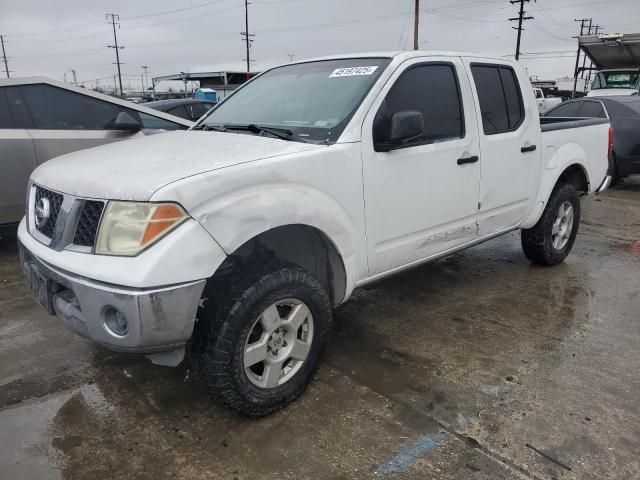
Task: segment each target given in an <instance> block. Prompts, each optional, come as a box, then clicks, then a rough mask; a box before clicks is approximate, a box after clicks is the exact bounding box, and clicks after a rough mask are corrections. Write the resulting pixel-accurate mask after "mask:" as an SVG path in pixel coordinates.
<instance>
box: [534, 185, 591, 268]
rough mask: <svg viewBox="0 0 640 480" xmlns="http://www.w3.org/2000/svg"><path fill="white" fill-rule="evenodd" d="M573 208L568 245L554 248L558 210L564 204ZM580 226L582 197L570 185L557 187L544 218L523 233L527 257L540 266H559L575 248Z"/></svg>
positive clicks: (543, 215)
mask: <svg viewBox="0 0 640 480" xmlns="http://www.w3.org/2000/svg"><path fill="white" fill-rule="evenodd" d="M567 201H568V202H570V203H571V206H572V207H573V227H572V230H571V233H570V235H569V239H568V241H567V243H566V244H565V245H564V246H563V247H562V248H561V249H556V248H555V247H554V246H553V240H552V229H553V222H554V221H555V219H556V214H557V212H558V209H559V208H560V206H561V205H562V204H563V203H564V202H567ZM579 224H580V197H579V196H578V191H577V190H576V189H575V187H574V186H573V185H571V184H569V183H560V184H558V185H556V187H555V188H554V189H553V192H551V196H550V198H549V201H548V202H547V205H546V207H545V209H544V212H543V213H542V217H540V220H538V223H536V224H535V225H534V226H533V227H532V228H528V229H523V230H522V231H521V240H522V249H523V250H524V254H525V256H526V257H527V258H528V259H529V260H530V261H531V262H533V263H535V264H538V265H545V266H550V265H557V264H559V263H561V262H562V261H563V260H564V259H565V258H567V255H569V252H571V248H572V247H573V243H574V242H575V240H576V235H577V234H578V227H579Z"/></svg>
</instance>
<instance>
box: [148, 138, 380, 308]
mask: <svg viewBox="0 0 640 480" xmlns="http://www.w3.org/2000/svg"><path fill="white" fill-rule="evenodd" d="M345 150H346V149H342V150H341V152H340V153H341V155H339V156H338V155H327V154H326V152H325V155H323V156H320V155H318V156H317V158H309V157H307V158H299V159H297V161H295V162H287V165H281V166H280V167H279V168H278V169H276V168H273V167H272V166H270V165H268V164H249V165H242V166H238V167H236V168H231V169H225V170H224V171H216V172H211V173H210V174H206V175H202V176H198V177H192V178H190V179H184V180H183V181H181V182H179V183H178V184H172V185H169V186H167V187H165V188H163V189H161V190H159V191H158V192H156V194H154V196H153V197H152V200H162V199H167V198H170V199H172V200H174V201H178V202H180V203H181V204H182V205H183V206H185V208H187V210H188V212H189V214H190V215H191V216H192V217H193V218H194V219H195V220H196V221H197V222H198V223H200V224H201V225H202V226H203V227H204V228H205V229H206V230H207V231H208V232H209V233H210V234H211V236H212V237H213V238H215V240H216V242H218V244H219V245H220V246H221V247H222V249H223V250H224V251H225V252H226V253H227V254H232V253H233V252H235V251H236V250H237V249H238V248H239V247H241V246H242V245H243V244H245V243H246V242H248V241H249V240H251V239H252V238H255V237H256V236H258V235H260V234H262V233H264V232H267V231H269V230H271V229H274V228H276V227H281V226H285V225H294V224H295V225H306V226H310V227H314V228H316V229H317V230H319V231H321V232H322V233H323V234H324V235H325V236H326V237H327V238H328V239H329V240H330V241H331V242H333V244H334V245H335V247H336V249H337V250H338V253H339V254H340V256H341V257H342V261H343V262H344V267H345V272H346V275H347V282H346V283H347V296H348V295H349V294H350V292H351V290H352V288H353V286H354V285H355V283H356V281H357V280H358V279H359V278H362V277H364V276H366V274H367V265H366V254H365V253H364V252H365V251H366V250H365V247H364V245H363V244H364V219H363V205H362V202H363V200H362V182H361V167H360V163H359V151H355V149H354V152H353V154H352V155H351V154H350V152H348V151H345ZM334 162H335V164H334ZM309 179H311V180H312V181H313V185H312V184H311V183H310V181H309Z"/></svg>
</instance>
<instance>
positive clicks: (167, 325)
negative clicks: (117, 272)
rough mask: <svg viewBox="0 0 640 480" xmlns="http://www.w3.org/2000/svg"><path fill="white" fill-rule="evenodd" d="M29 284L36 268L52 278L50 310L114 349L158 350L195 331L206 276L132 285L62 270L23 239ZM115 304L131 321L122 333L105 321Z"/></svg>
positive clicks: (180, 342)
mask: <svg viewBox="0 0 640 480" xmlns="http://www.w3.org/2000/svg"><path fill="white" fill-rule="evenodd" d="M18 246H19V250H20V262H21V265H22V269H23V272H24V274H25V278H26V279H27V284H28V285H29V286H31V285H32V277H33V274H34V273H33V272H34V271H35V272H37V274H38V275H39V276H41V277H42V278H45V279H46V280H50V282H49V285H50V288H49V291H50V292H51V296H50V301H49V302H48V307H49V310H50V311H49V313H53V314H55V315H56V316H57V317H59V318H60V319H62V321H63V322H64V323H65V324H66V325H67V327H69V328H70V329H71V330H73V331H74V332H76V333H78V334H79V335H81V336H83V337H86V338H88V339H91V340H93V341H95V342H96V343H99V344H101V345H104V346H105V347H108V348H110V349H112V350H116V351H122V352H135V353H157V352H163V351H168V350H174V349H176V348H179V347H181V346H183V345H184V344H185V343H186V342H187V340H189V338H190V337H191V334H192V332H193V325H194V322H195V316H196V311H197V309H198V305H199V300H200V296H201V295H202V291H203V289H204V285H205V280H198V281H194V282H189V283H182V284H179V285H171V286H167V287H156V288H131V287H123V286H118V285H112V284H107V283H103V282H98V281H95V280H91V279H88V278H85V277H81V276H77V275H74V274H72V273H69V272H65V271H62V270H60V269H58V268H55V267H53V266H52V265H50V264H48V263H46V262H45V261H43V260H41V259H40V258H38V257H37V256H36V255H34V254H33V253H32V252H30V251H29V250H28V249H27V248H25V247H24V245H23V244H22V243H21V242H18ZM113 309H115V310H116V311H117V312H120V313H121V314H122V316H123V317H124V318H125V319H126V322H127V324H128V327H127V332H126V333H125V334H123V335H117V334H115V333H114V332H113V331H111V330H110V329H109V328H108V327H107V326H106V324H105V321H106V319H107V316H108V313H109V312H111V313H112V312H113V311H114V310H113Z"/></svg>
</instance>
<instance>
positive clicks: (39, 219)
mask: <svg viewBox="0 0 640 480" xmlns="http://www.w3.org/2000/svg"><path fill="white" fill-rule="evenodd" d="M50 216H51V202H49V199H48V198H45V197H42V198H41V199H40V200H38V201H37V202H36V208H35V222H36V226H37V227H38V228H42V227H44V226H45V225H46V224H47V222H48V221H49V217H50Z"/></svg>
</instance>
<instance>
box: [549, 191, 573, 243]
mask: <svg viewBox="0 0 640 480" xmlns="http://www.w3.org/2000/svg"><path fill="white" fill-rule="evenodd" d="M573 217H574V212H573V205H572V204H571V202H569V201H564V202H562V204H561V205H560V206H559V207H558V211H557V213H556V218H555V220H554V221H553V226H552V227H551V242H552V244H553V248H555V249H556V250H562V249H563V248H564V247H565V246H566V245H567V243H568V242H569V238H571V232H572V231H573Z"/></svg>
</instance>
